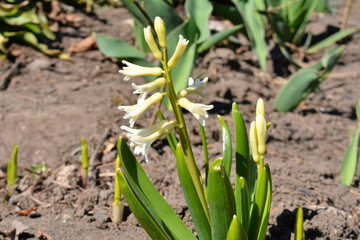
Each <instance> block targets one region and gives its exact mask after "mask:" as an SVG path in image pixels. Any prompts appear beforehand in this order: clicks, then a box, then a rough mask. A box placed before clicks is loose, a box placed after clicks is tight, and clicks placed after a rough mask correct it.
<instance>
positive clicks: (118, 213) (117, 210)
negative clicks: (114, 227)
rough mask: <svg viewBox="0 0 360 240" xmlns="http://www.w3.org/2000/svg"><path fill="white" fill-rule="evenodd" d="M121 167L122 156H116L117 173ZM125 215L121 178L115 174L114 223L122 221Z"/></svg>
mask: <svg viewBox="0 0 360 240" xmlns="http://www.w3.org/2000/svg"><path fill="white" fill-rule="evenodd" d="M119 168H120V158H119V156H117V157H116V161H115V173H116V170H117V169H119ZM123 215H124V205H123V204H122V202H121V188H120V180H119V178H118V176H117V174H115V178H114V202H113V204H112V220H113V222H114V223H118V222H120V221H122V219H123Z"/></svg>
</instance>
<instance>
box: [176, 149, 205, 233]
mask: <svg viewBox="0 0 360 240" xmlns="http://www.w3.org/2000/svg"><path fill="white" fill-rule="evenodd" d="M176 166H177V170H178V175H179V179H180V183H181V188H182V189H183V192H184V196H185V200H186V202H187V204H188V207H189V210H190V214H191V218H192V220H193V222H194V226H195V229H196V232H197V234H198V237H199V239H200V240H207V239H211V229H210V222H209V218H208V216H207V213H206V212H205V211H204V209H203V207H202V204H201V201H200V199H199V196H198V195H197V192H196V188H195V186H194V184H193V182H192V180H191V176H190V173H189V170H188V168H187V165H186V162H185V158H184V153H183V150H182V147H181V145H180V144H178V145H177V148H176Z"/></svg>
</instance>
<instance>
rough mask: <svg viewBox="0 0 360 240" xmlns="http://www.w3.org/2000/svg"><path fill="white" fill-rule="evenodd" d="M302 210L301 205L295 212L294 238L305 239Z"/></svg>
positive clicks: (297, 239)
mask: <svg viewBox="0 0 360 240" xmlns="http://www.w3.org/2000/svg"><path fill="white" fill-rule="evenodd" d="M303 222H304V212H303V209H302V207H301V206H299V207H298V210H297V213H296V222H295V230H294V233H295V240H305V232H304V226H303Z"/></svg>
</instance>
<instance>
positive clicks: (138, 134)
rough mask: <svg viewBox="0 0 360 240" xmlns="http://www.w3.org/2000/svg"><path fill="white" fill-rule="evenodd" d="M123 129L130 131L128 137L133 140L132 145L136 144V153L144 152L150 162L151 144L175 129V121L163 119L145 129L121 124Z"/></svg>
mask: <svg viewBox="0 0 360 240" xmlns="http://www.w3.org/2000/svg"><path fill="white" fill-rule="evenodd" d="M121 129H123V130H125V131H127V132H128V134H127V137H128V138H129V139H130V141H131V144H130V145H131V146H134V147H135V148H134V153H135V154H142V155H144V156H145V160H146V162H148V160H149V159H148V153H149V149H150V146H151V144H153V142H155V141H156V140H157V139H159V138H161V137H163V136H165V135H166V134H168V133H172V132H173V131H174V122H173V121H170V122H169V121H167V120H163V121H160V122H159V123H157V124H155V125H153V126H151V127H147V128H144V129H133V128H129V127H127V126H121Z"/></svg>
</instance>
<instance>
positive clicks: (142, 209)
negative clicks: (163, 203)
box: [116, 169, 173, 240]
mask: <svg viewBox="0 0 360 240" xmlns="http://www.w3.org/2000/svg"><path fill="white" fill-rule="evenodd" d="M116 176H117V179H119V184H120V185H121V189H122V191H123V193H124V196H125V198H126V202H127V203H128V205H129V207H130V209H131V210H132V212H133V213H134V215H135V217H136V219H137V220H138V221H139V222H140V223H141V226H142V227H143V228H144V229H145V231H146V232H147V233H148V234H149V236H150V237H151V238H152V239H164V240H166V239H169V240H170V239H173V238H172V237H171V236H169V235H168V233H167V232H166V231H165V230H164V228H163V226H161V225H159V224H158V222H157V220H156V219H155V218H154V216H153V215H152V213H151V212H150V211H149V209H148V206H145V205H144V204H142V201H141V199H139V198H138V196H137V195H136V194H135V193H134V191H133V190H132V189H131V187H130V184H129V183H128V181H127V179H126V177H125V176H124V174H123V172H122V171H121V169H118V170H117V171H116Z"/></svg>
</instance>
